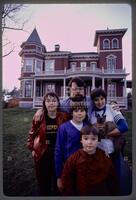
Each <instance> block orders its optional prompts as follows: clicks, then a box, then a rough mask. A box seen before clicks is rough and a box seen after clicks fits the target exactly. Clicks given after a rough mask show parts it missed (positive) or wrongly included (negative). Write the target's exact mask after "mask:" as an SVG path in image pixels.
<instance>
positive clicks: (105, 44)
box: [103, 39, 110, 49]
mask: <svg viewBox="0 0 136 200" xmlns="http://www.w3.org/2000/svg"><path fill="white" fill-rule="evenodd" d="M103 49H110V40H109V39H104V40H103Z"/></svg>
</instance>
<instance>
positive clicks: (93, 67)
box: [90, 62, 97, 71]
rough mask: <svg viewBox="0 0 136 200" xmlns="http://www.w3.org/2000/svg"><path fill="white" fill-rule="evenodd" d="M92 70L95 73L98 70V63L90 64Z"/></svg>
mask: <svg viewBox="0 0 136 200" xmlns="http://www.w3.org/2000/svg"><path fill="white" fill-rule="evenodd" d="M94 64H95V66H94ZM90 68H91V69H93V71H95V69H96V68H97V62H90Z"/></svg>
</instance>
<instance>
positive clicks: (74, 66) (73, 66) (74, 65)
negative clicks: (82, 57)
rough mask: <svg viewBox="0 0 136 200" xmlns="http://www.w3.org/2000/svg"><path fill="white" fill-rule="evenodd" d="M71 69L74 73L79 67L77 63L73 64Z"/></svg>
mask: <svg viewBox="0 0 136 200" xmlns="http://www.w3.org/2000/svg"><path fill="white" fill-rule="evenodd" d="M70 67H71V70H72V72H74V71H75V70H76V67H77V62H71V63H70Z"/></svg>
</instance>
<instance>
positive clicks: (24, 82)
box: [23, 79, 33, 98]
mask: <svg viewBox="0 0 136 200" xmlns="http://www.w3.org/2000/svg"><path fill="white" fill-rule="evenodd" d="M26 81H31V85H32V88H31V97H26V96H25V89H26V88H25V86H26ZM32 92H33V80H32V79H24V81H23V98H32Z"/></svg>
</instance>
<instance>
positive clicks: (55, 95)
mask: <svg viewBox="0 0 136 200" xmlns="http://www.w3.org/2000/svg"><path fill="white" fill-rule="evenodd" d="M48 96H51V97H55V98H56V99H57V101H58V109H57V110H59V109H60V100H59V97H58V96H57V94H56V93H54V92H48V93H47V94H46V95H44V97H43V110H44V111H45V113H48V111H47V108H46V106H45V100H46V99H47V98H48Z"/></svg>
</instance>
